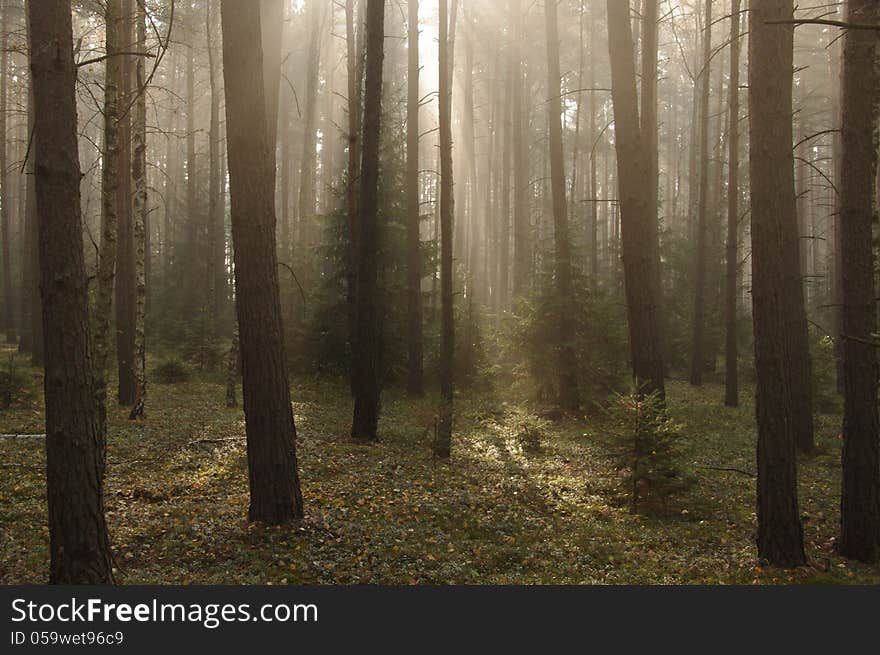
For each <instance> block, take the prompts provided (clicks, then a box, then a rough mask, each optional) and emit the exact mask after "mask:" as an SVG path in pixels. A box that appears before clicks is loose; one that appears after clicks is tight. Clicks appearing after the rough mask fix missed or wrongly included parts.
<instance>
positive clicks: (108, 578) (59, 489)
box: [26, 0, 113, 584]
mask: <svg viewBox="0 0 880 655" xmlns="http://www.w3.org/2000/svg"><path fill="white" fill-rule="evenodd" d="M26 6H27V10H28V17H29V24H30V53H31V58H30V64H31V74H32V79H33V89H34V103H35V106H34V110H35V117H36V122H35V131H34V156H35V159H36V167H35V171H36V196H37V214H38V216H39V221H40V230H39V241H40V276H41V289H42V293H43V327H44V329H43V334H44V335H45V348H46V369H45V397H46V487H47V496H48V506H49V555H50V565H49V582H50V583H52V584H110V583H112V582H113V572H112V564H111V559H110V543H109V539H108V537H107V526H106V523H105V522H104V500H103V476H104V432H103V421H102V420H101V415H100V410H99V403H100V400H99V398H98V397H97V396H96V394H95V388H96V386H95V385H96V379H95V367H94V360H93V359H92V352H91V338H90V335H89V315H88V314H89V309H88V285H87V281H86V271H85V262H84V255H83V240H82V235H83V225H82V215H81V210H80V192H79V185H80V168H79V157H78V146H77V134H76V125H77V117H76V93H75V91H76V88H75V87H76V64H75V63H74V60H73V30H72V24H71V7H70V2H69V1H68V0H44V1H43V2H39V3H37V2H29V3H27V5H26ZM59 326H64V329H59Z"/></svg>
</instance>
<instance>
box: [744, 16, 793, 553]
mask: <svg viewBox="0 0 880 655" xmlns="http://www.w3.org/2000/svg"><path fill="white" fill-rule="evenodd" d="M792 9H793V8H792V0H752V2H751V11H750V13H749V62H750V65H749V125H750V130H751V132H750V137H749V177H750V179H751V215H752V271H753V274H752V314H753V321H754V331H755V375H756V381H757V389H756V403H755V405H756V407H755V408H756V414H757V421H758V449H757V460H758V555H759V556H760V557H762V558H764V559H766V560H767V561H768V562H770V563H771V564H773V565H779V566H799V565H801V564H804V562H805V561H806V557H805V555H804V541H803V528H802V526H801V522H800V516H799V514H798V495H797V461H796V459H795V443H796V440H797V435H796V431H795V424H794V420H793V419H794V417H793V416H792V413H793V412H794V411H795V409H796V408H795V407H793V405H792V402H791V400H792V398H791V397H792V386H793V384H794V383H795V381H794V380H793V379H792V378H793V375H794V372H795V371H794V367H793V366H792V364H791V358H792V343H791V341H792V340H791V338H790V335H789V334H788V331H789V330H790V329H791V321H790V318H789V317H788V316H787V315H786V313H787V311H788V306H787V303H786V301H785V299H784V296H785V294H788V293H794V292H796V290H797V289H798V288H800V278H799V276H794V277H795V279H792V271H795V272H797V269H798V243H797V242H798V238H797V219H796V216H795V207H794V203H795V198H794V170H793V168H794V167H793V164H794V161H793V156H792V136H791V133H792V128H791V114H792V111H791V109H792V107H791V96H792V70H793V68H792V67H793V52H792V51H793V41H794V30H793V28H792V27H791V26H789V25H768V22H769V21H773V20H790V19H791V17H792ZM793 283H796V284H793Z"/></svg>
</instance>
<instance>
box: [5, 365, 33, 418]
mask: <svg viewBox="0 0 880 655" xmlns="http://www.w3.org/2000/svg"><path fill="white" fill-rule="evenodd" d="M32 395H33V388H32V384H31V381H30V380H29V379H28V376H27V374H26V373H25V372H24V371H22V370H21V369H19V368H17V367H16V365H15V355H10V356H9V366H8V367H7V368H6V370H4V371H0V408H2V409H9V407H11V406H12V405H13V403H20V402H23V401H26V400H28V399H29V398H30V397H31V396H32Z"/></svg>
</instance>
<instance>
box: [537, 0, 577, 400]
mask: <svg viewBox="0 0 880 655" xmlns="http://www.w3.org/2000/svg"><path fill="white" fill-rule="evenodd" d="M556 2H557V0H548V1H547V2H545V3H544V13H545V19H546V26H547V32H546V36H547V95H548V96H549V98H548V103H547V107H548V111H549V113H548V116H547V120H548V123H549V125H550V181H551V185H552V188H553V240H554V243H555V246H556V248H555V253H554V256H555V275H556V293H557V294H558V297H557V300H556V303H557V308H558V311H559V315H558V320H559V333H558V335H557V336H558V339H559V341H558V342H557V344H556V351H557V356H558V357H559V359H558V362H557V366H558V367H559V368H558V374H559V401H560V404H561V405H562V407H563V408H564V409H566V410H574V409H577V407H578V404H579V397H578V380H577V359H576V355H575V352H574V344H573V339H574V334H573V332H572V325H573V323H572V322H571V321H569V320H565V317H564V316H563V314H564V312H565V307H566V306H567V305H568V304H569V303H571V302H572V271H571V240H570V237H569V226H568V207H567V206H566V197H565V159H564V156H563V152H562V97H561V95H560V94H561V90H560V78H561V77H562V75H561V73H560V70H559V26H558V19H557V12H556Z"/></svg>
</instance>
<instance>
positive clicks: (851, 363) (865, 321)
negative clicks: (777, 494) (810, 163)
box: [838, 0, 880, 562]
mask: <svg viewBox="0 0 880 655" xmlns="http://www.w3.org/2000/svg"><path fill="white" fill-rule="evenodd" d="M847 21H848V22H850V23H860V24H872V23H873V24H876V23H878V22H880V2H878V0H850V2H849V5H848V13H847ZM877 39H878V36H877V33H876V32H872V31H867V30H850V31H848V32H847V33H846V34H845V35H844V45H843V93H842V96H843V98H842V112H843V114H842V116H843V121H842V134H841V137H842V139H841V145H842V155H843V156H842V162H841V176H840V183H841V188H840V212H841V221H840V237H841V239H840V248H841V256H842V257H843V261H845V262H846V266H844V267H843V271H842V273H843V280H842V283H843V361H844V365H843V378H844V411H843V488H842V494H841V503H840V542H839V544H838V547H839V550H840V552H841V553H842V554H843V555H845V556H847V557H852V558H854V559H858V560H861V561H864V562H874V561H876V560H877V558H878V557H880V418H878V412H877V375H878V367H877V351H876V346H875V345H874V344H873V343H872V342H873V341H875V337H874V334H875V333H876V331H877V328H876V326H877V315H876V309H875V304H874V296H875V293H874V257H873V252H872V247H871V244H872V238H871V227H872V225H871V224H872V221H873V219H874V217H875V216H876V215H877V201H876V198H877V196H876V187H875V185H876V179H877V178H876V174H877V147H878V138H877V129H876V126H877V121H878V118H880V91H878V88H880V86H878V85H880V76H878V72H877V64H876V61H877V49H878V48H877V43H878V41H877ZM869 134H870V135H871V136H872V138H866V137H867V135H869Z"/></svg>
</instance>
